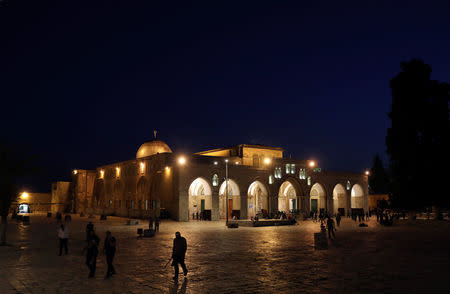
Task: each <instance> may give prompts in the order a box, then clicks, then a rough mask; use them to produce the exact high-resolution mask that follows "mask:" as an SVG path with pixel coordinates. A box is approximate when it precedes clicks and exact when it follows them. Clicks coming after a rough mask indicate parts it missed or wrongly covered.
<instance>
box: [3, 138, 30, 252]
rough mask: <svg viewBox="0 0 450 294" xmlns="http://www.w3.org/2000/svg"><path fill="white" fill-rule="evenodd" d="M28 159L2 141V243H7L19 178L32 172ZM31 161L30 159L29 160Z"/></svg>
mask: <svg viewBox="0 0 450 294" xmlns="http://www.w3.org/2000/svg"><path fill="white" fill-rule="evenodd" d="M26 162H27V160H26V159H25V157H24V156H23V155H20V154H19V153H18V152H17V151H15V150H14V149H12V148H10V147H7V146H6V145H4V144H2V143H1V142H0V216H1V220H2V225H1V231H0V245H5V244H6V227H7V221H8V214H9V210H10V207H11V203H12V202H13V201H14V200H15V199H16V197H17V195H18V192H19V191H18V185H17V183H18V180H19V179H20V178H22V177H24V176H26V175H29V174H30V173H32V169H31V168H30V167H29V165H28V164H26ZM28 162H29V161H28Z"/></svg>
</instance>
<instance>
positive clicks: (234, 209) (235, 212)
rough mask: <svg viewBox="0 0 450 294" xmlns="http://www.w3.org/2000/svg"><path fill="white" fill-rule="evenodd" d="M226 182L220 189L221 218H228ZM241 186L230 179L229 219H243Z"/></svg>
mask: <svg viewBox="0 0 450 294" xmlns="http://www.w3.org/2000/svg"><path fill="white" fill-rule="evenodd" d="M225 187H226V181H224V182H223V183H222V185H220V189H219V213H220V218H223V219H224V218H226V217H227V214H226V202H225V198H226V197H225V194H226V193H225V192H226V188H225ZM240 195H241V194H240V191H239V186H238V185H237V184H236V182H235V181H233V180H232V179H228V217H229V218H233V216H236V218H238V219H239V218H240V217H241V196H240Z"/></svg>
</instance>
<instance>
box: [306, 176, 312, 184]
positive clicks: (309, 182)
mask: <svg viewBox="0 0 450 294" xmlns="http://www.w3.org/2000/svg"><path fill="white" fill-rule="evenodd" d="M307 181H308V186H311V177H308V180H307Z"/></svg>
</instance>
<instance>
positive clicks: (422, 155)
mask: <svg viewBox="0 0 450 294" xmlns="http://www.w3.org/2000/svg"><path fill="white" fill-rule="evenodd" d="M401 69H402V72H400V73H399V74H398V75H397V76H395V77H394V78H393V79H392V80H391V82H390V86H391V89H392V109H391V112H390V113H389V118H390V119H391V122H392V126H391V128H389V129H388V134H387V137H386V146H387V153H388V155H389V157H390V161H389V167H390V171H391V175H392V177H391V178H392V183H391V191H390V192H391V194H390V200H391V204H392V205H393V206H394V207H397V208H407V209H410V210H415V209H419V208H423V207H425V206H431V205H432V206H440V207H443V206H447V207H448V205H449V197H448V190H447V187H446V178H447V174H448V172H447V168H448V163H449V160H448V159H449V156H448V152H449V150H450V148H449V120H448V119H449V114H448V103H449V97H450V86H449V85H448V84H446V83H440V82H438V81H434V80H431V79H430V75H431V67H430V66H429V65H427V64H425V63H424V62H423V61H421V60H417V59H413V60H411V61H410V62H402V63H401Z"/></svg>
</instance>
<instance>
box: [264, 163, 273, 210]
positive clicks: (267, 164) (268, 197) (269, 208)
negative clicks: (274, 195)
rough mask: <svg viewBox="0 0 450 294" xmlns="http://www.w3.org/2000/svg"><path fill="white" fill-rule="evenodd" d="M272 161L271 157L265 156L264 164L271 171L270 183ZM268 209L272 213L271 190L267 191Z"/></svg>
mask: <svg viewBox="0 0 450 294" xmlns="http://www.w3.org/2000/svg"><path fill="white" fill-rule="evenodd" d="M271 163H272V160H271V159H270V158H269V157H266V158H264V164H265V165H266V166H267V170H268V171H269V184H270V176H271V173H270V166H269V165H270V164H271ZM269 190H270V189H269ZM267 202H268V203H267V209H268V213H269V215H270V213H271V205H270V202H271V201H270V196H269V191H267Z"/></svg>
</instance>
